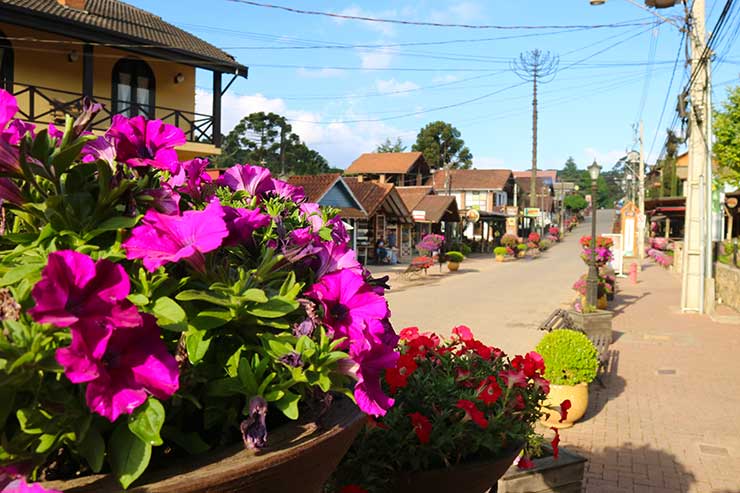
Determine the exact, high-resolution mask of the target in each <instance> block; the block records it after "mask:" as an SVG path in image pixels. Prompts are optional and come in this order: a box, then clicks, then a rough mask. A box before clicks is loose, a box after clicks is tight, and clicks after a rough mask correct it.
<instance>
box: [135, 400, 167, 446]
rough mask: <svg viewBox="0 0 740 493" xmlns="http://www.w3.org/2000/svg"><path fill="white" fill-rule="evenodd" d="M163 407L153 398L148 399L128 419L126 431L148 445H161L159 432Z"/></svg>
mask: <svg viewBox="0 0 740 493" xmlns="http://www.w3.org/2000/svg"><path fill="white" fill-rule="evenodd" d="M164 416H165V413H164V406H162V403H160V402H159V401H158V400H157V399H155V398H154V397H149V398H148V399H147V400H146V402H145V403H144V404H142V405H141V406H139V407H138V408H137V409H136V411H135V412H134V413H133V414H131V416H129V418H128V429H129V430H131V433H133V434H134V435H136V436H137V437H139V438H140V439H142V440H143V441H144V442H146V443H148V444H150V445H162V437H160V436H159V431H160V430H161V429H162V425H163V424H164Z"/></svg>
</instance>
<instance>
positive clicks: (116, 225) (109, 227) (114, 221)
mask: <svg viewBox="0 0 740 493" xmlns="http://www.w3.org/2000/svg"><path fill="white" fill-rule="evenodd" d="M138 220H139V217H138V216H137V217H124V216H116V217H111V218H110V219H106V220H105V221H103V222H102V223H100V225H98V227H97V228H95V229H93V230H92V231H90V232H89V233H87V234H86V235H85V241H89V240H92V239H93V238H95V237H96V236H98V235H101V234H103V233H105V232H108V231H116V230H119V229H130V228H133V227H134V226H136V222H137V221H138Z"/></svg>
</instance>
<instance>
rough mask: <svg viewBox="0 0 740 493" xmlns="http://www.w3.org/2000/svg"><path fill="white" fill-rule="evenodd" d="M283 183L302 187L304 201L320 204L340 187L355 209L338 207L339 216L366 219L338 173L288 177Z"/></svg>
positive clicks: (362, 210) (359, 203)
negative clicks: (332, 191)
mask: <svg viewBox="0 0 740 493" xmlns="http://www.w3.org/2000/svg"><path fill="white" fill-rule="evenodd" d="M285 181H287V182H288V183H290V184H291V185H295V186H299V187H303V193H305V194H306V200H308V201H309V202H315V203H317V204H321V199H323V198H324V196H325V195H326V194H327V193H329V191H330V190H331V189H332V188H334V187H335V186H336V187H340V188H341V189H342V190H343V191H345V192H346V193H347V195H349V196H350V198H351V199H352V201H353V202H354V203H355V204H357V207H339V210H340V211H341V213H340V215H341V216H342V217H345V218H365V217H367V214H366V211H365V208H364V207H363V206H362V202H360V200H359V199H358V198H357V196H356V195H355V194H354V192H353V191H352V189H351V188H350V187H349V185H348V184H347V183H346V182H345V181H344V179H343V178H342V175H340V174H339V173H324V174H320V175H295V176H289V177H288V178H287V179H286V180H285Z"/></svg>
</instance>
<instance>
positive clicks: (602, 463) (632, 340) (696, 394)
mask: <svg viewBox="0 0 740 493" xmlns="http://www.w3.org/2000/svg"><path fill="white" fill-rule="evenodd" d="M619 288H620V291H619V294H618V296H617V299H616V302H615V306H614V307H613V309H614V312H615V317H614V330H615V342H614V343H613V344H612V346H611V362H610V367H609V372H608V376H606V378H605V379H604V383H605V385H606V387H605V388H601V387H600V386H599V384H598V383H593V384H592V386H591V392H590V403H589V408H588V411H587V414H586V416H585V417H584V418H583V419H582V420H581V421H580V422H579V423H577V424H576V425H575V426H574V427H573V428H572V429H570V430H564V431H562V432H561V439H562V442H561V443H562V444H563V445H564V446H566V447H571V448H573V449H575V450H577V451H579V452H580V453H582V454H583V455H585V456H586V457H588V458H589V459H590V461H589V464H588V468H587V473H586V487H585V490H586V491H587V492H589V493H610V492H635V493H637V492H655V493H661V492H684V491H687V492H717V493H720V492H721V493H739V492H740V412H739V410H740V324H719V323H717V322H713V321H712V320H711V319H710V318H709V317H706V316H699V315H685V314H681V313H680V307H679V303H680V280H679V279H678V278H677V277H676V276H675V275H673V274H672V273H670V272H668V271H665V270H663V269H662V268H660V267H658V266H656V265H652V264H646V268H645V270H644V271H643V272H641V273H640V279H639V282H638V284H636V285H635V284H632V283H630V281H629V280H628V279H621V280H620V281H619Z"/></svg>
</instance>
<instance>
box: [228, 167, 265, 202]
mask: <svg viewBox="0 0 740 493" xmlns="http://www.w3.org/2000/svg"><path fill="white" fill-rule="evenodd" d="M216 184H217V185H220V186H224V187H228V188H230V189H231V190H233V191H235V192H237V191H240V190H242V191H245V192H247V193H249V195H251V196H258V195H262V194H263V193H266V192H269V191H271V190H273V188H274V185H273V183H272V177H271V176H270V170H269V169H267V168H263V167H261V166H252V165H249V164H235V165H234V166H232V167H231V168H229V169H228V170H226V172H225V173H224V174H223V175H221V176H220V177H219V178H218V180H216Z"/></svg>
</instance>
